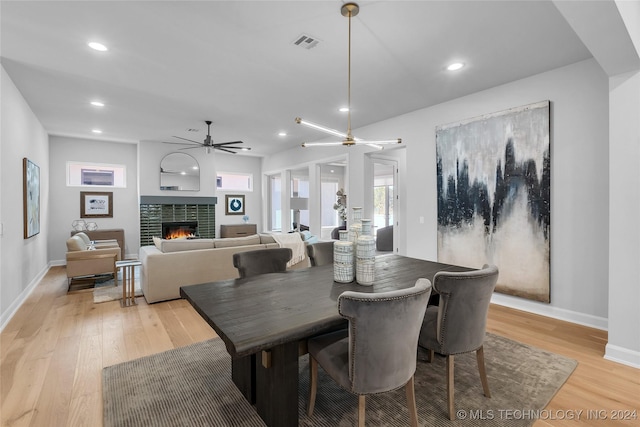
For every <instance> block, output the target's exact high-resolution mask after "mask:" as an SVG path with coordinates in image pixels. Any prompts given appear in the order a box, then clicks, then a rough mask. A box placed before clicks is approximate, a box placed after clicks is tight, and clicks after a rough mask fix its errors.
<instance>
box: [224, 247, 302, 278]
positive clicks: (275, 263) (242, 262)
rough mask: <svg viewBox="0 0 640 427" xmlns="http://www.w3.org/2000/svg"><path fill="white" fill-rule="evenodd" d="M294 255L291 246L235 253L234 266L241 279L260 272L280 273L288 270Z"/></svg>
mask: <svg viewBox="0 0 640 427" xmlns="http://www.w3.org/2000/svg"><path fill="white" fill-rule="evenodd" d="M292 256H293V251H292V250H291V248H273V249H259V250H256V251H246V252H238V253H235V254H233V266H234V267H235V268H237V269H238V274H239V275H240V278H241V279H244V278H245V277H251V276H255V275H258V274H266V273H279V272H283V271H286V270H287V263H288V262H289V260H290V259H291V257H292Z"/></svg>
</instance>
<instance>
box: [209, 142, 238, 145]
mask: <svg viewBox="0 0 640 427" xmlns="http://www.w3.org/2000/svg"><path fill="white" fill-rule="evenodd" d="M230 144H244V142H242V141H229V142H216V143H215V144H213V145H230Z"/></svg>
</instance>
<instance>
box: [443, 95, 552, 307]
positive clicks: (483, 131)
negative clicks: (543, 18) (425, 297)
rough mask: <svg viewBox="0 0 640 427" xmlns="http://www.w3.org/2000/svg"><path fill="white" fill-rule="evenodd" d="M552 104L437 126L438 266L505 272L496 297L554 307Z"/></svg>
mask: <svg viewBox="0 0 640 427" xmlns="http://www.w3.org/2000/svg"><path fill="white" fill-rule="evenodd" d="M549 104H550V103H549V101H543V102H539V103H536V104H531V105H526V106H523V107H518V108H513V109H510V110H506V111H501V112H498V113H494V114H488V115H485V116H482V117H477V118H473V119H469V120H466V121H463V122H459V123H452V124H447V125H442V126H438V127H437V128H436V152H437V174H438V177H437V185H438V261H440V262H444V263H450V264H458V265H465V266H469V267H475V268H479V267H482V265H483V264H485V263H490V264H495V265H497V266H498V268H499V269H500V277H499V279H498V285H497V286H496V291H497V292H502V293H506V294H511V295H516V296H519V297H523V298H528V299H532V300H536V301H542V302H550V289H549V277H550V257H549V249H550V244H549V242H550V234H551V158H550V144H549V120H550V114H549Z"/></svg>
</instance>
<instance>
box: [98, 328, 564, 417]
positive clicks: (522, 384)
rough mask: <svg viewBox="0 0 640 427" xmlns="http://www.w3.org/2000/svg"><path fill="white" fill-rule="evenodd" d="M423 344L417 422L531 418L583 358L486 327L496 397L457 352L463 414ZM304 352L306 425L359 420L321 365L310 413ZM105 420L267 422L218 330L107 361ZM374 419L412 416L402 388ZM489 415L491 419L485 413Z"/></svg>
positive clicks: (378, 404) (379, 405) (374, 408)
mask: <svg viewBox="0 0 640 427" xmlns="http://www.w3.org/2000/svg"><path fill="white" fill-rule="evenodd" d="M425 357H426V353H423V352H419V355H418V367H417V370H416V376H415V388H416V401H417V407H418V418H419V422H420V425H421V426H443V427H444V426H447V427H451V426H454V427H456V426H477V425H479V424H481V423H487V422H488V423H489V424H490V425H491V426H492V427H495V426H506V427H512V426H513V427H515V426H530V425H532V424H533V422H534V421H535V419H536V417H537V416H541V417H544V412H542V411H541V410H542V409H543V408H544V407H545V406H546V405H547V403H548V402H549V401H550V400H551V398H552V397H553V396H554V395H555V393H556V392H557V391H558V390H559V389H560V387H561V386H562V385H563V384H564V382H565V381H566V380H567V378H568V377H569V376H570V375H571V373H572V372H573V370H574V369H575V367H576V366H577V362H576V361H575V360H572V359H568V358H566V357H564V356H559V355H556V354H553V353H549V352H546V351H543V350H540V349H537V348H534V347H530V346H527V345H524V344H521V343H518V342H515V341H512V340H509V339H506V338H502V337H499V336H497V335H492V334H487V339H486V341H485V363H486V365H487V375H488V379H489V387H490V389H491V395H492V397H491V398H490V399H488V398H486V397H484V395H483V394H482V385H481V384H480V379H479V376H478V368H477V364H476V359H475V353H469V354H466V355H459V356H456V364H455V370H456V376H455V387H456V388H455V393H456V396H455V401H456V411H457V412H458V420H456V421H449V419H448V417H447V413H446V380H445V378H446V377H445V358H444V357H439V356H437V357H435V360H434V362H433V363H426V361H425V360H426V358H425ZM307 361H308V356H302V357H301V358H300V384H299V401H298V413H299V414H300V415H299V416H300V419H299V425H300V426H326V427H335V426H353V425H356V424H357V422H356V420H357V407H358V400H357V397H356V396H354V395H352V394H350V393H348V392H346V391H344V390H342V389H340V388H339V387H338V386H336V384H335V383H334V382H333V380H331V378H329V377H328V376H327V375H326V374H325V373H324V371H322V369H319V372H318V373H319V385H318V396H317V398H316V409H315V411H314V415H313V417H311V418H309V417H307V415H306V403H307V397H308V391H307V390H308V365H307V363H308V362H307ZM102 381H103V403H104V405H103V406H104V426H105V427H116V426H118V427H125V426H176V427H177V426H187V425H188V426H242V427H244V426H264V423H263V422H262V420H261V419H260V417H259V416H258V415H257V413H256V412H255V409H254V407H253V406H251V405H250V404H249V403H248V402H247V401H246V400H245V399H244V398H243V397H242V395H241V394H240V392H239V391H238V390H237V389H236V387H235V385H234V384H233V382H232V381H231V359H230V357H229V355H228V354H227V352H226V350H225V347H224V343H223V342H222V340H221V339H219V338H215V339H212V340H208V341H204V342H201V343H197V344H193V345H190V346H187V347H182V348H178V349H174V350H169V351H166V352H163V353H160V354H156V355H152V356H148V357H144V358H141V359H137V360H133V361H130V362H125V363H121V364H119V365H114V366H110V367H107V368H104V370H103V373H102ZM366 417H367V425H368V426H402V427H404V426H407V425H409V417H408V413H407V409H406V398H405V392H404V388H402V389H399V390H396V391H394V392H390V393H384V394H380V395H374V396H369V397H367V411H366ZM487 420H490V421H487Z"/></svg>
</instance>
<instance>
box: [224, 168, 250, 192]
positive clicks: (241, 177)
mask: <svg viewBox="0 0 640 427" xmlns="http://www.w3.org/2000/svg"><path fill="white" fill-rule="evenodd" d="M216 187H217V188H218V190H232V191H253V174H250V173H239V172H218V174H217V176H216Z"/></svg>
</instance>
